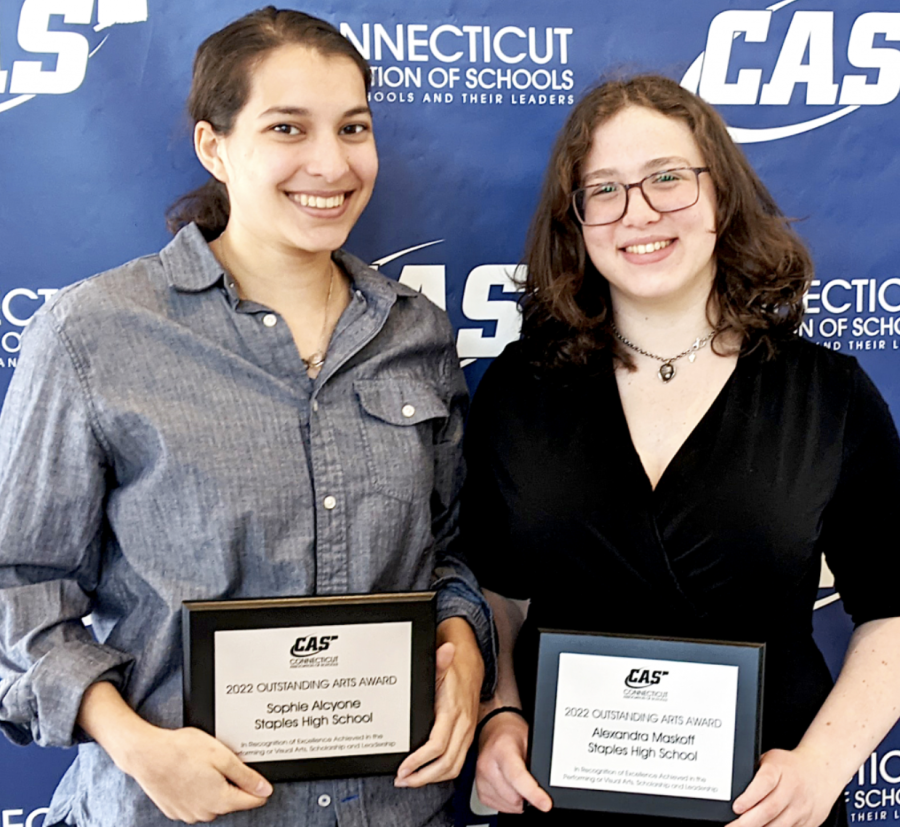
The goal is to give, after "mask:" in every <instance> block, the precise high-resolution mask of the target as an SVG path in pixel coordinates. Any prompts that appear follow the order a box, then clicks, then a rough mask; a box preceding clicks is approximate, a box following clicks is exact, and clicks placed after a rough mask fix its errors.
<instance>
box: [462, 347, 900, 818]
mask: <svg viewBox="0 0 900 827" xmlns="http://www.w3.org/2000/svg"><path fill="white" fill-rule="evenodd" d="M685 369H686V370H687V369H689V367H688V366H686V367H685ZM675 381H677V379H676V380H675ZM466 455H467V463H468V471H467V474H468V477H467V483H466V486H465V490H464V495H463V507H462V515H461V530H462V538H461V539H462V547H463V548H464V549H465V552H466V556H467V558H468V559H469V561H470V563H471V566H472V568H473V569H474V571H475V573H476V574H477V575H478V578H479V580H480V582H481V584H482V586H483V587H484V588H486V589H490V590H492V591H495V592H498V593H500V594H502V595H505V596H506V597H511V598H519V599H525V598H528V599H530V600H531V605H530V609H529V614H528V619H527V621H526V623H525V625H524V627H523V629H522V632H521V634H520V636H519V640H518V643H517V646H516V650H515V667H516V676H517V679H518V684H519V689H520V691H521V694H522V700H523V704H524V706H525V708H526V710H528V711H529V712H530V710H531V709H532V707H533V697H534V681H535V669H536V641H537V636H536V630H537V629H538V628H539V627H545V628H554V629H573V630H592V631H603V632H613V633H616V632H618V633H631V634H646V635H660V636H676V637H693V638H712V639H719V640H736V641H756V642H765V643H766V644H767V652H766V681H765V690H764V698H765V700H764V709H763V735H762V747H763V750H766V749H771V748H773V747H780V748H783V749H791V748H793V747H794V746H796V744H797V743H798V741H799V740H800V737H801V736H802V735H803V733H804V731H805V730H806V728H807V726H808V725H809V723H810V722H811V720H812V718H813V717H814V715H815V714H816V712H817V710H818V709H819V707H820V705H821V704H822V702H823V700H824V699H825V696H826V695H827V694H828V692H829V690H830V688H831V686H832V680H831V677H830V674H829V672H828V669H827V667H826V665H825V662H824V660H823V658H822V655H821V653H820V652H819V650H818V649H817V647H816V645H815V643H814V641H813V637H812V612H813V603H814V601H815V598H816V593H817V587H818V580H819V569H820V556H821V554H822V552H824V553H825V555H826V559H827V561H828V564H829V566H830V568H831V570H832V571H833V573H834V575H835V581H836V586H837V588H838V590H839V591H840V593H841V595H842V597H843V600H844V605H845V608H846V609H847V611H848V612H849V613H850V614H851V615H852V617H853V620H854V622H855V623H856V624H860V623H864V622H866V621H868V620H873V619H875V618H881V617H892V616H896V615H900V590H898V588H897V578H896V577H895V576H894V574H895V573H896V572H897V545H896V525H897V523H896V515H897V513H898V509H900V440H898V437H897V431H896V429H895V427H894V423H893V421H892V419H891V415H890V412H889V410H888V408H887V405H886V404H885V403H884V401H883V400H882V398H881V396H880V395H879V393H878V391H877V390H876V389H875V387H874V385H873V384H872V382H871V381H870V380H869V378H868V377H867V376H866V375H865V373H864V372H863V371H862V369H861V368H860V367H859V365H858V364H857V362H856V360H855V359H852V358H848V357H846V356H842V355H840V354H836V353H833V352H831V351H829V350H827V349H825V348H821V347H818V346H816V345H813V344H811V343H809V342H806V341H803V340H801V339H794V340H792V341H790V342H788V343H787V344H785V345H784V346H783V347H782V349H781V351H780V353H779V355H778V356H777V358H775V359H774V360H771V361H765V360H764V359H763V358H762V356H761V354H758V353H753V354H750V355H748V356H743V357H741V358H740V359H739V360H738V363H737V366H736V368H735V370H734V373H733V374H732V375H731V377H730V378H729V380H728V382H727V383H726V384H725V386H724V387H723V389H722V391H721V392H720V394H719V396H718V397H717V398H716V400H715V401H714V402H713V404H712V406H711V407H710V409H709V410H708V411H707V413H706V414H705V415H704V417H703V419H702V420H701V421H700V422H699V424H698V425H697V427H696V428H695V429H694V431H693V432H692V433H691V434H690V436H689V437H688V438H687V440H686V441H685V443H684V444H683V445H682V447H681V449H680V450H679V451H678V453H677V454H676V456H675V457H674V458H673V460H672V462H671V463H670V464H669V466H668V468H667V469H666V471H665V473H664V474H663V476H662V478H661V479H660V480H659V483H658V485H657V487H656V489H655V490H653V489H652V488H651V485H650V482H649V480H648V478H647V476H646V474H645V472H644V469H643V466H642V465H641V462H640V459H639V457H638V455H637V452H636V451H635V448H634V445H633V443H632V441H631V436H630V434H629V431H628V426H627V423H626V420H625V416H624V413H623V410H622V406H621V402H620V399H619V394H618V388H617V386H616V382H615V377H614V375H613V374H612V372H611V371H610V372H609V373H608V374H607V375H604V376H601V377H599V378H592V379H585V380H583V381H577V382H571V381H570V382H563V381H561V380H560V379H557V378H554V377H553V376H552V375H539V374H537V373H536V371H535V369H534V368H532V367H531V366H530V365H529V364H528V363H527V361H526V359H525V357H524V354H523V351H522V347H521V345H520V344H519V343H515V344H513V345H510V346H509V347H507V349H506V350H505V351H504V352H503V354H502V355H501V356H500V357H499V358H498V359H496V360H495V362H494V364H493V365H491V367H490V368H489V369H488V371H487V372H486V374H485V376H484V378H483V379H482V381H481V384H480V385H479V388H478V391H477V393H476V394H475V399H474V401H473V405H472V410H471V414H470V418H469V424H468V428H467V435H466ZM839 809H842V808H839ZM588 816H589V817H588ZM582 818H583V819H584V820H585V823H587V822H590V823H597V824H601V823H602V824H603V825H604V827H610V825H614V824H628V825H634V824H637V823H638V822H642V823H643V822H647V821H652V820H648V819H639V818H636V817H626V816H622V817H620V816H612V815H603V816H602V822H601V820H600V818H598V815H597V814H596V813H595V814H587V815H586V816H583V817H582V816H578V815H576V814H575V813H572V812H560V811H557V816H556V819H549V820H547V819H541V818H539V819H538V821H539V822H540V823H542V824H551V823H560V824H566V825H571V824H576V823H582ZM666 821H668V822H669V823H670V824H671V823H672V822H671V820H666Z"/></svg>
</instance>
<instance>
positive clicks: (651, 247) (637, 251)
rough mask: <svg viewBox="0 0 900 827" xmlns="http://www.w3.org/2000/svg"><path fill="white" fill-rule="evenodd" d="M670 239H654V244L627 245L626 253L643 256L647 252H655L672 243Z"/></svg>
mask: <svg viewBox="0 0 900 827" xmlns="http://www.w3.org/2000/svg"><path fill="white" fill-rule="evenodd" d="M671 243H672V242H671V240H670V241H654V242H653V243H652V244H634V245H632V246H631V247H626V248H625V252H626V253H632V254H634V255H639V256H643V255H646V254H647V253H655V252H656V251H657V250H662V249H663V248H664V247H668V246H669V245H670V244H671Z"/></svg>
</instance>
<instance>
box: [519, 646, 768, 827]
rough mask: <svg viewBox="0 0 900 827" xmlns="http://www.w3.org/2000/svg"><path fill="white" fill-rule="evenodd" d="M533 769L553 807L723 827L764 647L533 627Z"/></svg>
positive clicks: (757, 721) (757, 715)
mask: <svg viewBox="0 0 900 827" xmlns="http://www.w3.org/2000/svg"><path fill="white" fill-rule="evenodd" d="M540 634H541V637H540V648H539V652H538V676H537V688H536V700H535V710H534V726H533V728H532V733H531V735H532V743H531V772H532V774H533V775H534V777H535V778H536V779H537V781H538V783H539V784H540V785H541V786H542V787H543V788H544V789H545V790H547V792H548V793H549V794H550V795H551V797H552V798H553V801H554V806H557V807H563V808H571V809H578V810H601V811H605V812H615V813H635V814H642V815H654V816H674V817H677V818H688V819H709V820H716V821H722V822H724V821H731V820H732V819H734V818H735V814H734V812H733V811H732V809H731V805H732V802H733V801H734V799H735V798H737V796H738V795H740V793H741V792H743V790H744V789H745V788H746V786H747V785H748V784H749V783H750V780H751V778H752V777H753V773H754V771H755V769H756V766H757V762H758V760H759V736H760V725H761V717H762V716H761V704H762V677H763V667H764V658H765V646H764V645H763V644H754V643H725V642H719V641H699V640H678V639H672V638H644V637H631V636H626V635H603V634H590V633H577V632H557V631H550V630H544V629H542V630H540Z"/></svg>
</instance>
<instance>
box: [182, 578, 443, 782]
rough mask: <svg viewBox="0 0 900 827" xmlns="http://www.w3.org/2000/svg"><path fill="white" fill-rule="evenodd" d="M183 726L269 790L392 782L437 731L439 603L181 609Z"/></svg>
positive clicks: (371, 600) (424, 598)
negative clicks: (363, 780) (300, 784)
mask: <svg viewBox="0 0 900 827" xmlns="http://www.w3.org/2000/svg"><path fill="white" fill-rule="evenodd" d="M182 620H183V626H184V722H185V726H195V727H199V728H200V729H202V730H204V731H206V732H208V733H209V734H210V735H213V736H215V737H216V738H218V739H219V740H220V741H221V742H222V743H223V744H225V745H226V746H227V747H229V748H230V749H231V750H233V751H234V752H235V753H236V754H237V755H238V757H239V758H240V759H241V760H242V761H244V762H245V763H246V764H248V765H249V766H251V767H253V769H255V770H257V771H258V772H259V773H261V774H262V775H264V776H265V777H266V778H268V779H269V780H270V781H295V780H309V779H319V778H342V777H354V776H360V775H376V774H381V773H393V772H395V771H396V769H397V767H399V766H400V763H401V762H402V761H403V759H404V758H405V757H406V755H408V754H409V753H410V752H411V751H413V750H415V749H417V748H418V747H419V746H421V745H422V744H424V743H425V741H426V740H427V739H428V733H429V731H430V729H431V725H432V722H433V720H434V680H435V663H434V650H435V603H434V592H410V593H401V594H372V595H338V596H333V597H297V598H271V599H262V600H215V601H188V602H185V603H184V604H183V608H182Z"/></svg>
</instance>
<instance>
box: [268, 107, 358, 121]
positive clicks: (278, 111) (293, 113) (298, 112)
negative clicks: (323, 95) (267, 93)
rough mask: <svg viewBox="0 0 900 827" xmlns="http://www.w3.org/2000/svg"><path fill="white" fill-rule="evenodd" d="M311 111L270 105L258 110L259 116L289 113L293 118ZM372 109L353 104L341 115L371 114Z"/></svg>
mask: <svg viewBox="0 0 900 827" xmlns="http://www.w3.org/2000/svg"><path fill="white" fill-rule="evenodd" d="M311 114H312V113H311V112H310V110H309V109H304V108H303V107H302V106H272V107H270V108H269V109H267V110H266V111H265V112H260V113H259V117H260V118H265V117H267V116H268V115H291V116H293V117H295V118H308V117H309V116H310V115H311ZM371 114H372V110H371V109H369V107H368V106H354V107H353V109H348V110H347V111H346V112H344V114H343V115H342V116H341V117H343V118H353V117H355V116H356V115H371Z"/></svg>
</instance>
